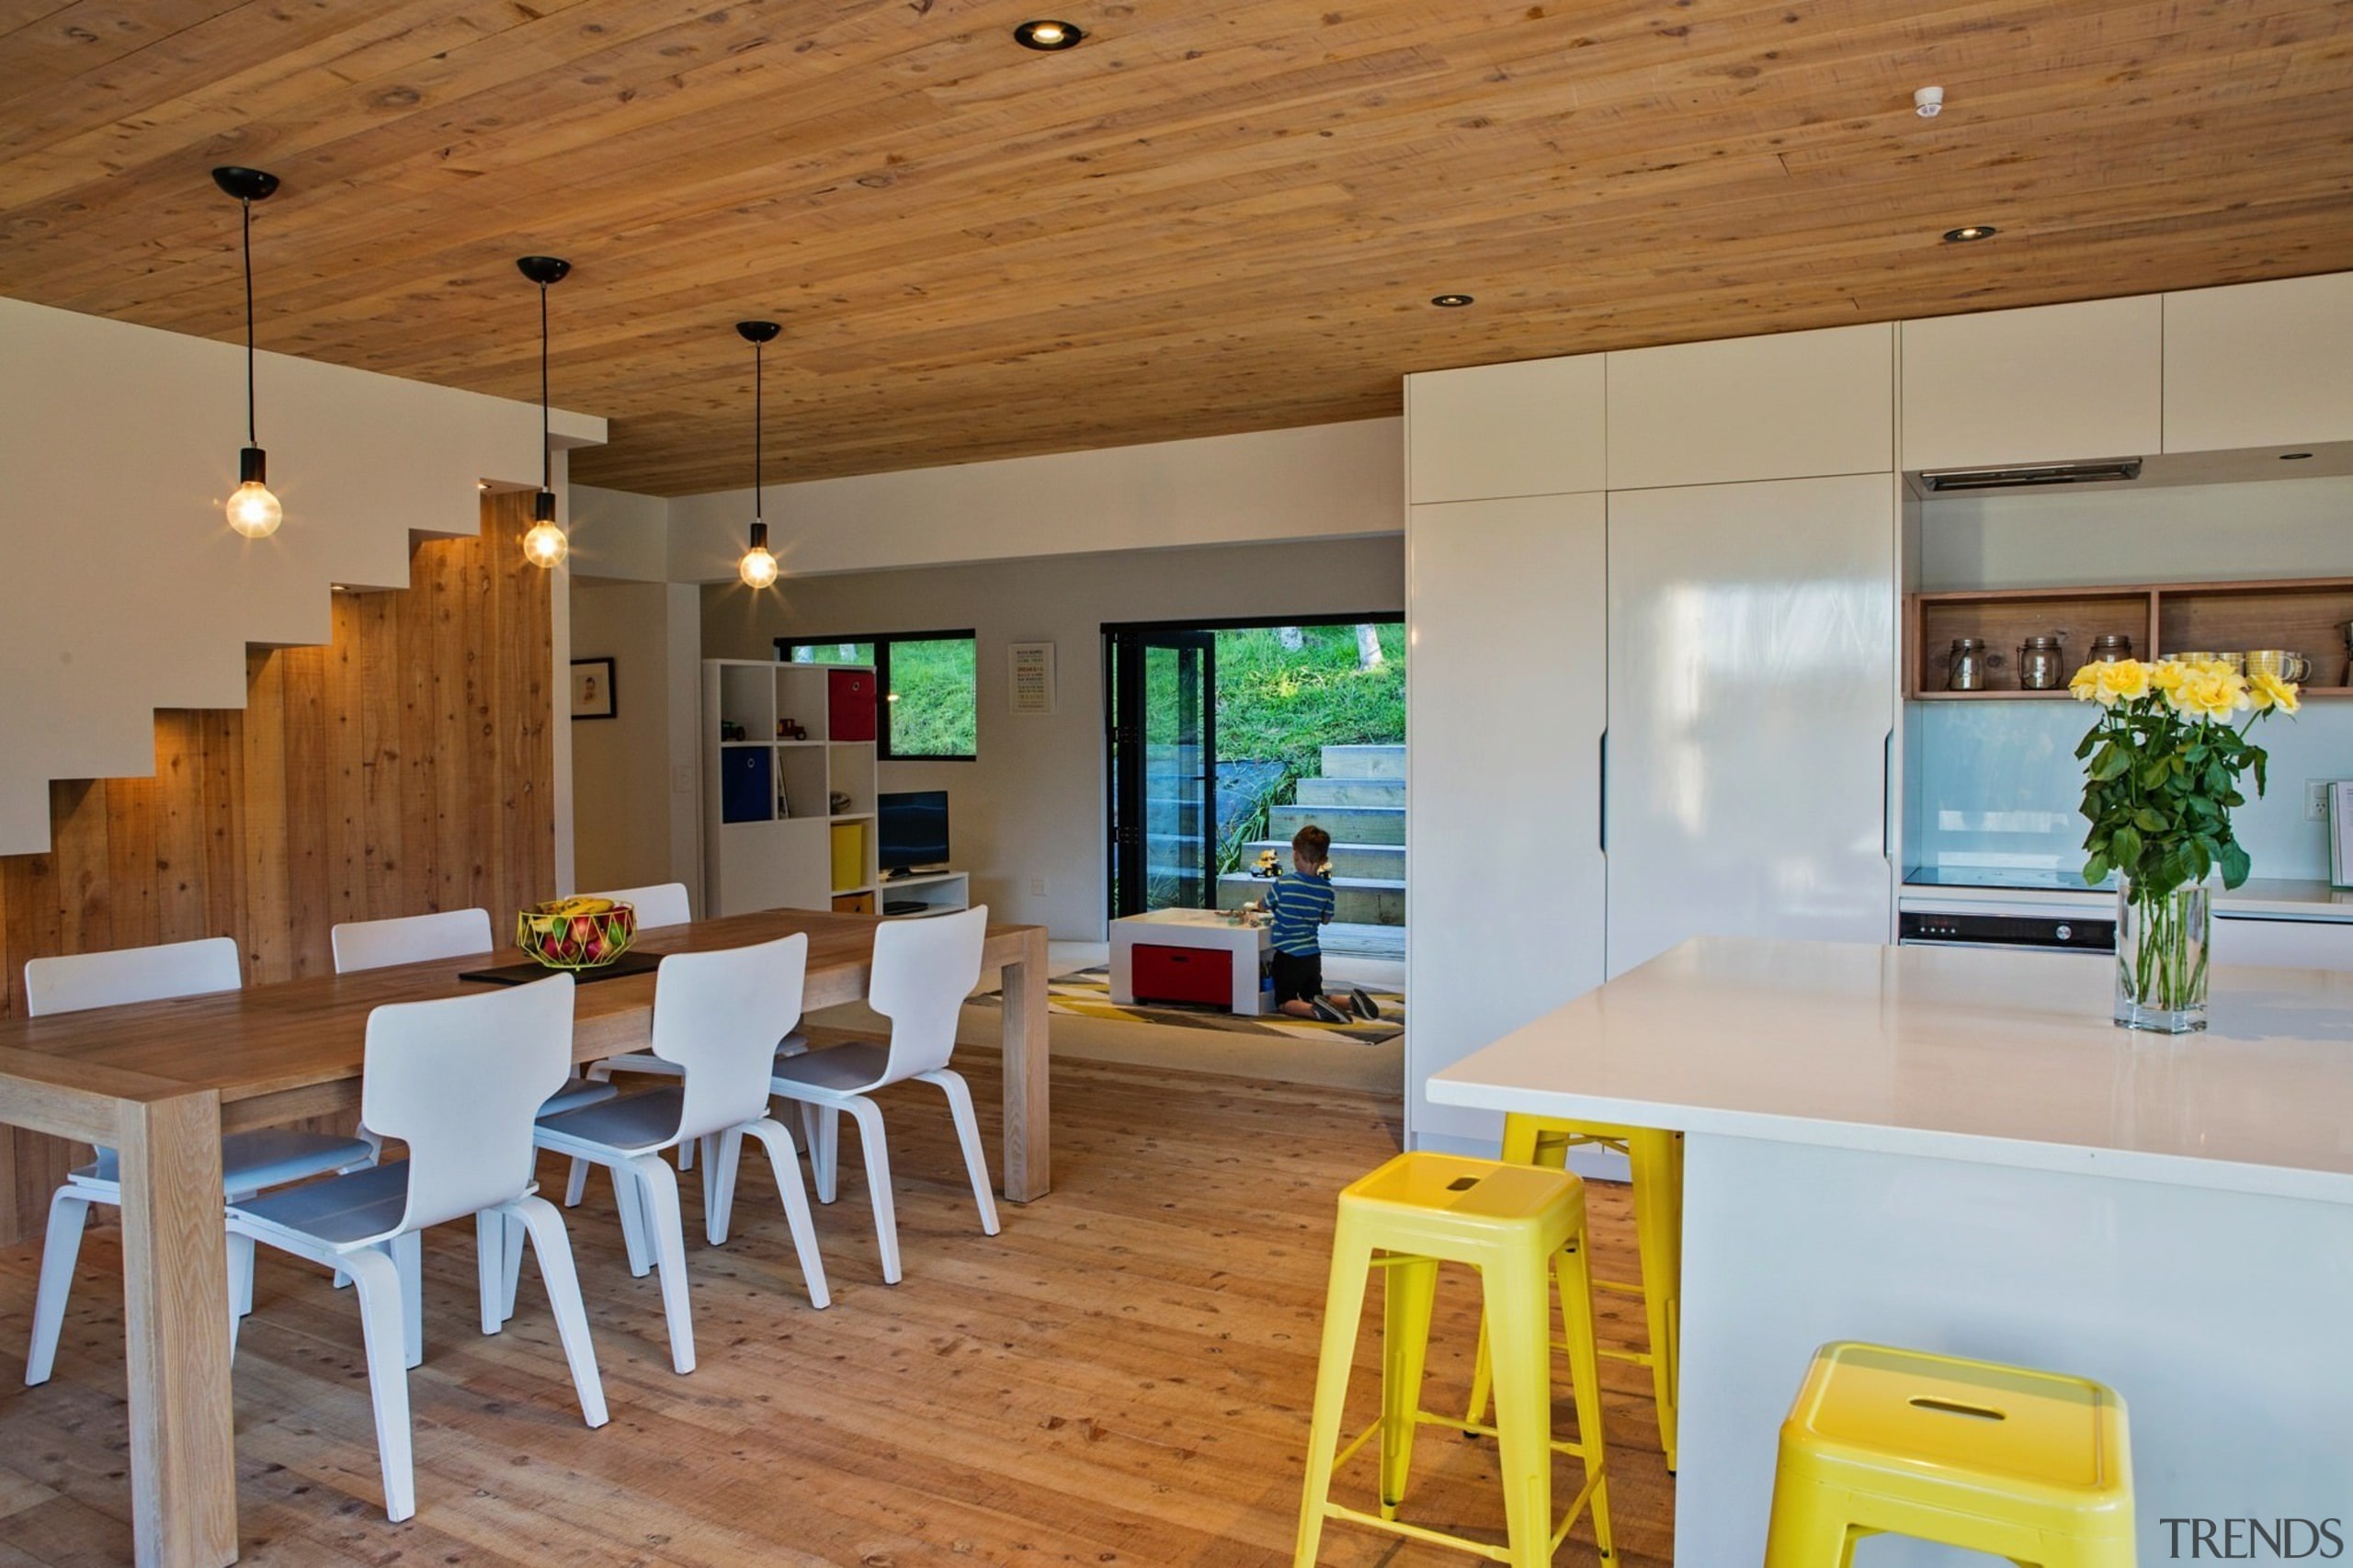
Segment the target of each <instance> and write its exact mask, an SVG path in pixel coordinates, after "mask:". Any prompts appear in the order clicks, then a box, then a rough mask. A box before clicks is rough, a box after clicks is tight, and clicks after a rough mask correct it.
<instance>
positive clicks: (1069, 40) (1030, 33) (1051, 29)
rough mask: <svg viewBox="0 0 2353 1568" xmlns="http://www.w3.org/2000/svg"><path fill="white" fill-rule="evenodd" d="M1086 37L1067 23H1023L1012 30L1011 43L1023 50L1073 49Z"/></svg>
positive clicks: (1046, 21)
mask: <svg viewBox="0 0 2353 1568" xmlns="http://www.w3.org/2000/svg"><path fill="white" fill-rule="evenodd" d="M1085 37H1086V34H1085V33H1083V32H1080V31H1079V30H1078V29H1077V28H1074V27H1073V26H1072V25H1071V24H1070V23H1068V22H1057V21H1052V20H1040V21H1034V22H1024V23H1022V24H1021V25H1020V26H1019V27H1017V28H1014V29H1013V41H1014V42H1016V43H1017V44H1019V45H1020V46H1021V47H1022V48H1024V49H1043V50H1056V49H1075V48H1076V47H1077V46H1078V40H1081V39H1083V38H1085Z"/></svg>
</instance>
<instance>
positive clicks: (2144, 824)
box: [2132, 806, 2165, 833]
mask: <svg viewBox="0 0 2353 1568" xmlns="http://www.w3.org/2000/svg"><path fill="white" fill-rule="evenodd" d="M2132 821H2133V824H2134V825H2136V826H2138V827H2139V828H2140V830H2141V831H2142V832H2143V833H2163V832H2164V831H2165V818H2163V817H2161V816H2159V815H2157V813H2156V812H2153V811H2151V810H2150V809H2149V808H2148V807H2146V806H2143V807H2142V808H2141V809H2140V810H2139V811H2138V812H2134V813H2133V817H2132Z"/></svg>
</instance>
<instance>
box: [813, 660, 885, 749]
mask: <svg viewBox="0 0 2353 1568" xmlns="http://www.w3.org/2000/svg"><path fill="white" fill-rule="evenodd" d="M825 674H826V676H827V677H828V678H827V681H826V692H825V695H826V698H827V701H826V704H825V708H826V712H825V719H826V731H827V733H826V738H827V739H829V740H836V741H870V740H872V739H873V738H874V715H875V707H874V672H873V671H872V670H828V671H826V672H825Z"/></svg>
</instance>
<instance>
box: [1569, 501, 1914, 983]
mask: <svg viewBox="0 0 2353 1568" xmlns="http://www.w3.org/2000/svg"><path fill="white" fill-rule="evenodd" d="M1894 516H1895V489H1894V479H1893V475H1891V474H1884V473H1865V474H1849V475H1844V476H1839V477H1834V478H1824V479H1790V480H1779V481H1773V482H1768V483H1757V484H1701V485H1685V486H1677V487H1675V488H1670V489H1663V490H1631V491H1613V492H1612V493H1611V494H1610V496H1609V663H1608V669H1609V697H1608V710H1609V749H1608V873H1609V874H1608V958H1607V969H1608V973H1609V974H1611V975H1618V974H1622V973H1624V972H1625V971H1627V970H1630V969H1632V968H1634V967H1635V966H1636V965H1638V964H1643V963H1646V962H1648V961H1649V960H1652V959H1654V958H1656V957H1657V956H1658V955H1659V954H1661V953H1663V952H1665V951H1666V950H1667V949H1669V948H1672V947H1674V946H1675V945H1676V944H1677V943H1678V942H1681V941H1683V940H1684V939H1685V938H1687V937H1699V936H1733V935H1737V936H1756V937H1766V936H1779V937H1804V938H1808V939H1812V940H1818V941H1832V942H1883V941H1885V940H1887V938H1888V933H1889V926H1890V925H1891V922H1892V920H1893V915H1892V913H1891V911H1892V909H1893V897H1894V883H1893V877H1892V876H1891V874H1890V868H1889V860H1888V845H1887V836H1888V835H1887V821H1888V813H1887V802H1888V798H1889V796H1888V784H1889V778H1888V773H1889V770H1890V769H1891V768H1892V767H1893V734H1894V729H1895V690H1896V658H1895V644H1896V638H1895V606H1896V594H1895V527H1894Z"/></svg>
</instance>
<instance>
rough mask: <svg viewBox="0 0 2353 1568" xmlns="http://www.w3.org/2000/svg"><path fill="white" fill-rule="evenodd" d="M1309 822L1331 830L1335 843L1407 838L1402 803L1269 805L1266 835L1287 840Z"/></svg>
mask: <svg viewBox="0 0 2353 1568" xmlns="http://www.w3.org/2000/svg"><path fill="white" fill-rule="evenodd" d="M1310 823H1313V824H1315V825H1316V826H1317V827H1320V828H1322V829H1323V830H1324V832H1326V833H1328V834H1330V835H1332V838H1333V841H1334V842H1335V843H1347V844H1403V843H1404V842H1405V808H1404V807H1403V806H1270V807H1268V808H1267V836H1268V837H1270V838H1279V839H1281V840H1282V841H1283V842H1284V843H1286V844H1288V843H1289V842H1290V840H1291V839H1292V838H1293V837H1295V836H1296V835H1298V833H1299V830H1300V829H1301V828H1302V827H1305V826H1306V825H1307V824H1310Z"/></svg>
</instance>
